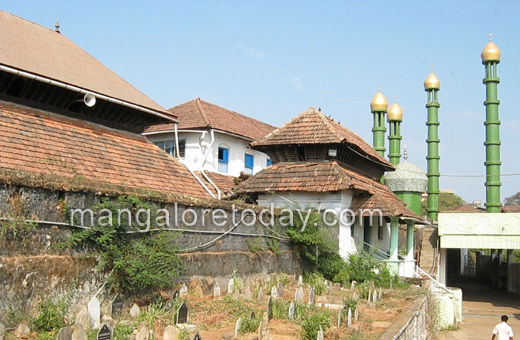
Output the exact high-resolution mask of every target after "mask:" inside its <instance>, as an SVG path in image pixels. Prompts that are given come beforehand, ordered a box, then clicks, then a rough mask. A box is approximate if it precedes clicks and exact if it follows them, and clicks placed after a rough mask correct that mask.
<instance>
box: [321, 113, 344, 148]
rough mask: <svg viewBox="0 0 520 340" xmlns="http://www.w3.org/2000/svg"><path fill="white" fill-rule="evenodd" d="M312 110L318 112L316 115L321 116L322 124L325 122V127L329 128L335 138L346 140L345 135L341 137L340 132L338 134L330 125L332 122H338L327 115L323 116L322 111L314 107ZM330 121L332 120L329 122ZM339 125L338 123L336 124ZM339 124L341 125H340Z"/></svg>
mask: <svg viewBox="0 0 520 340" xmlns="http://www.w3.org/2000/svg"><path fill="white" fill-rule="evenodd" d="M314 111H315V112H316V113H317V114H318V116H319V117H320V118H321V120H322V122H323V124H325V127H326V128H327V130H329V131H330V132H331V133H332V134H333V135H335V136H336V137H337V138H339V139H340V141H343V140H346V138H345V137H343V136H342V135H341V134H339V133H338V132H337V131H335V130H334V128H333V126H332V123H335V124H338V123H336V122H335V121H334V120H332V119H331V118H328V117H327V116H325V115H324V114H323V113H322V112H320V111H318V110H316V109H314ZM331 121H332V122H331ZM338 125H339V124H338ZM340 126H341V125H340Z"/></svg>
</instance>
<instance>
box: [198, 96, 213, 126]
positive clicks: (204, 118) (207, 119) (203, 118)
mask: <svg viewBox="0 0 520 340" xmlns="http://www.w3.org/2000/svg"><path fill="white" fill-rule="evenodd" d="M195 104H197V108H198V109H199V112H200V115H201V116H202V120H203V121H204V124H206V126H207V127H209V128H211V122H210V121H209V118H208V115H207V114H206V112H205V111H204V108H203V107H202V103H201V100H200V98H197V99H195Z"/></svg>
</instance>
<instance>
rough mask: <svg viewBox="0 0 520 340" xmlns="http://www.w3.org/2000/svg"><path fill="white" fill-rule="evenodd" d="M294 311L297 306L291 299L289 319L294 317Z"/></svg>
mask: <svg viewBox="0 0 520 340" xmlns="http://www.w3.org/2000/svg"><path fill="white" fill-rule="evenodd" d="M294 311H295V307H294V302H292V301H291V304H290V305H289V315H288V316H289V319H294Z"/></svg>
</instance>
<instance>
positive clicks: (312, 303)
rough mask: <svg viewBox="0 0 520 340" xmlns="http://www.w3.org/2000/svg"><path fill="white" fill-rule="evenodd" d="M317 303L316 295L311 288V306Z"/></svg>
mask: <svg viewBox="0 0 520 340" xmlns="http://www.w3.org/2000/svg"><path fill="white" fill-rule="evenodd" d="M315 302H316V294H315V293H314V288H312V287H311V289H310V290H309V304H310V305H311V306H314V303H315Z"/></svg>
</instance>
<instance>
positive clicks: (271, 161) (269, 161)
mask: <svg viewBox="0 0 520 340" xmlns="http://www.w3.org/2000/svg"><path fill="white" fill-rule="evenodd" d="M269 165H273V160H272V159H271V158H268V159H267V166H269Z"/></svg>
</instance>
